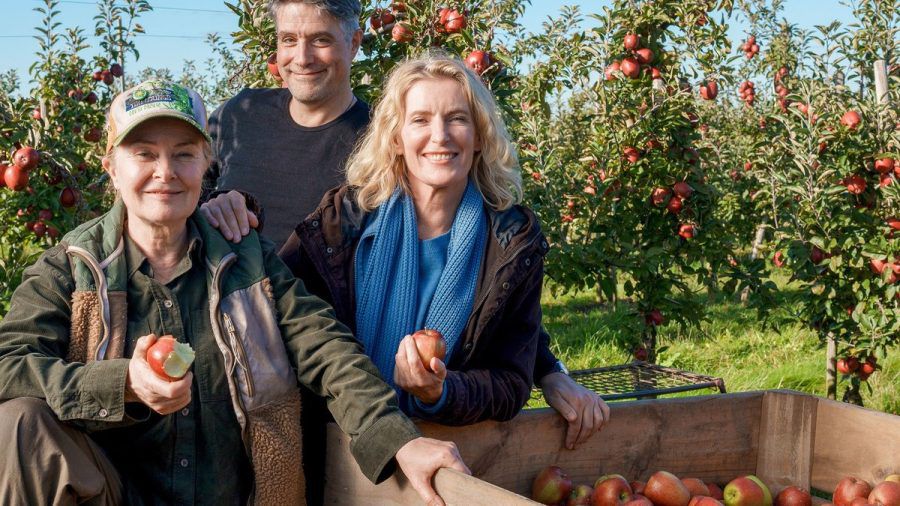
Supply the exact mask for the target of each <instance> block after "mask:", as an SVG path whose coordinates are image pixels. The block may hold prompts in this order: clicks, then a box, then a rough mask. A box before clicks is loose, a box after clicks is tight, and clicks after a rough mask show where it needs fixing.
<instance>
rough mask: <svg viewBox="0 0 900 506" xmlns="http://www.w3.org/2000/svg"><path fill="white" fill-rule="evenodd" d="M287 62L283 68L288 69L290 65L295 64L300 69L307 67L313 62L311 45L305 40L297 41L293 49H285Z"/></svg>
mask: <svg viewBox="0 0 900 506" xmlns="http://www.w3.org/2000/svg"><path fill="white" fill-rule="evenodd" d="M284 51H285V52H286V56H287V61H286V62H285V64H284V66H285V67H288V66H290V65H291V63H296V64H297V65H299V66H300V67H308V66H310V65H312V63H313V62H314V61H315V56H314V54H313V47H312V44H309V43H308V42H306V41H305V40H299V41H297V43H296V44H295V45H294V46H293V47H288V48H285V49H284Z"/></svg>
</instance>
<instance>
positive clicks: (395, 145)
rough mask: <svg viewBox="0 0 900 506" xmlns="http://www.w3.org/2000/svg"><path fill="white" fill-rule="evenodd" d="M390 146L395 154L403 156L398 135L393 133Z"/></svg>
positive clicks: (401, 144) (401, 143)
mask: <svg viewBox="0 0 900 506" xmlns="http://www.w3.org/2000/svg"><path fill="white" fill-rule="evenodd" d="M391 146H392V147H393V148H394V153H396V154H397V156H403V141H402V140H401V139H400V136H399V135H395V136H394V138H393V139H391Z"/></svg>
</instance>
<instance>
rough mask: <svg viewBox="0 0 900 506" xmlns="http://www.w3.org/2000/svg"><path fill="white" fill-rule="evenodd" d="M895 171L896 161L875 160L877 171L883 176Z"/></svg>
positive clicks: (890, 159) (886, 159)
mask: <svg viewBox="0 0 900 506" xmlns="http://www.w3.org/2000/svg"><path fill="white" fill-rule="evenodd" d="M893 170H894V159H893V158H890V157H885V158H879V159H877V160H875V171H876V172H878V173H881V174H887V173H889V172H891V171H893Z"/></svg>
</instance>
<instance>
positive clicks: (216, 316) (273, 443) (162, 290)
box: [0, 203, 418, 504]
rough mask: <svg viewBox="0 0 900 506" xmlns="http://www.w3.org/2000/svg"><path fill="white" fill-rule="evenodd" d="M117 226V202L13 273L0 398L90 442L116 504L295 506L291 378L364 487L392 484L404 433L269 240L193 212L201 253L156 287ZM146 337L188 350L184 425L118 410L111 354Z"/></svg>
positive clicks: (120, 376)
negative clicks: (111, 474)
mask: <svg viewBox="0 0 900 506" xmlns="http://www.w3.org/2000/svg"><path fill="white" fill-rule="evenodd" d="M124 213H125V209H124V206H123V205H122V204H121V203H117V204H116V205H115V206H114V207H113V209H112V210H111V211H110V212H109V213H107V214H105V215H104V216H101V217H100V218H97V219H95V220H93V221H91V222H89V223H86V224H84V225H82V226H81V227H79V228H77V229H76V230H74V231H72V232H71V233H69V234H67V235H66V236H65V237H64V238H63V241H62V242H61V243H60V244H59V245H57V246H55V247H53V248H51V249H49V250H48V251H46V252H45V253H44V254H43V255H42V256H41V257H40V259H39V260H38V261H37V262H36V263H35V265H33V266H31V267H30V268H29V269H28V270H26V272H25V275H24V277H23V281H22V284H21V285H20V286H19V287H18V289H17V290H16V292H15V294H14V295H13V299H12V304H11V306H10V311H9V313H8V314H7V316H6V317H5V318H4V320H3V321H2V322H0V400H2V399H10V398H15V397H23V396H28V397H38V398H43V399H46V401H47V403H48V404H49V405H50V407H51V408H52V409H53V410H54V412H55V413H56V414H57V416H58V417H59V418H60V419H61V420H63V421H65V422H67V423H72V424H74V425H77V426H79V427H81V428H83V429H84V430H86V431H88V432H89V433H91V435H92V437H93V438H94V439H95V440H96V441H97V442H98V443H100V444H101V446H103V447H104V448H105V449H106V450H107V453H108V454H109V455H110V457H111V458H112V459H113V462H114V463H116V465H117V468H119V469H120V471H121V472H122V474H123V483H125V486H126V497H129V498H130V499H129V502H146V503H154V502H162V503H166V502H176V501H186V502H190V503H207V502H208V503H219V504H221V503H223V502H225V503H234V502H236V500H237V499H238V498H241V499H248V498H250V497H252V499H253V501H254V502H255V503H257V504H269V503H273V504H274V503H279V504H289V503H297V502H302V501H303V483H302V482H303V476H302V473H300V472H299V469H300V466H299V455H300V434H299V423H298V422H297V420H298V416H299V400H298V396H297V391H296V390H297V389H296V386H297V382H298V380H299V383H302V384H303V385H305V386H307V387H309V388H310V389H311V390H312V391H314V392H316V393H317V394H318V395H322V396H324V397H325V398H326V399H327V402H328V405H329V408H330V410H331V411H332V413H333V414H334V416H335V418H336V420H337V422H338V424H339V425H340V426H341V427H342V429H343V430H344V431H345V432H347V433H348V434H349V435H350V436H351V437H352V440H353V442H352V446H351V450H352V451H353V453H354V456H355V457H356V458H357V461H358V463H359V465H360V468H361V469H362V470H363V472H364V473H365V474H366V475H367V476H368V477H369V478H370V479H372V480H373V481H377V480H380V479H383V478H385V477H386V476H387V475H388V474H389V473H390V471H391V470H392V469H391V467H392V466H391V463H392V462H393V461H392V458H393V455H394V454H395V453H396V451H397V450H398V449H399V448H400V447H401V446H402V445H403V444H405V443H406V442H408V441H409V440H411V439H412V438H414V437H416V436H417V435H418V432H417V430H416V429H415V427H414V425H412V423H411V422H410V421H409V420H408V419H407V418H406V417H405V416H403V415H402V413H400V411H399V410H398V408H397V406H396V400H395V397H394V394H393V391H392V390H391V389H390V388H389V387H387V385H385V384H384V382H383V381H381V379H380V378H379V376H378V372H377V369H376V368H375V366H374V365H373V364H372V363H371V361H370V360H369V359H368V358H367V357H366V356H365V355H364V354H363V353H362V350H361V349H360V347H359V345H358V343H357V342H356V340H355V339H353V338H352V336H351V335H350V334H349V332H348V331H347V329H346V327H344V326H343V325H342V324H340V323H339V322H337V321H336V320H335V319H334V315H333V312H332V310H331V308H330V307H329V306H328V305H327V304H325V303H324V302H322V301H321V300H320V299H318V298H316V297H314V296H311V295H309V294H308V293H307V292H306V290H305V288H304V287H303V284H302V283H301V282H299V281H297V280H295V279H294V278H293V276H292V275H291V273H290V271H289V270H287V268H286V267H285V266H284V264H283V263H282V262H281V261H280V260H279V259H278V258H277V255H276V254H275V253H274V251H273V249H272V245H271V244H270V243H268V242H261V241H260V240H259V238H258V237H257V236H256V235H255V234H251V235H250V236H248V237H247V238H245V239H244V241H242V242H241V243H240V244H238V245H234V244H232V243H229V242H227V241H225V240H224V239H223V238H222V237H221V236H220V235H219V234H218V232H216V231H214V230H213V229H211V228H210V227H209V226H208V224H207V223H206V222H205V221H204V220H203V219H202V218H200V217H199V215H197V214H195V215H194V216H193V217H191V219H190V221H189V229H190V231H191V234H192V237H194V238H195V239H197V240H196V241H192V244H194V243H195V242H196V243H197V244H199V246H198V247H196V248H194V247H192V248H191V253H190V254H189V255H188V257H189V258H187V259H185V261H184V262H185V264H184V268H183V271H184V272H180V273H179V275H178V276H177V277H176V279H174V280H172V281H171V282H170V283H167V284H166V285H161V284H159V283H158V282H156V281H155V280H153V279H152V276H147V275H146V271H147V270H148V267H147V266H146V265H143V266H140V265H137V266H136V265H135V264H138V263H140V259H141V258H142V256H141V255H139V254H138V255H135V254H134V251H133V250H130V249H129V247H128V246H126V243H127V241H125V240H124V238H123V223H124ZM129 259H131V260H129ZM129 264H131V265H129ZM138 267H141V268H138ZM151 274H152V273H151ZM173 299H175V301H176V302H177V303H173ZM151 332H152V333H156V334H157V335H161V334H165V333H172V334H175V337H176V338H178V339H179V340H184V341H189V342H190V343H191V345H192V346H193V347H194V349H195V350H196V351H197V358H196V361H195V363H194V366H193V371H194V375H195V376H194V383H193V392H192V400H191V405H190V406H189V407H188V409H186V410H183V411H182V412H181V413H177V414H171V415H168V416H165V417H163V416H160V415H157V414H155V413H151V412H149V410H148V409H146V407H143V406H142V405H137V404H127V405H126V404H125V402H124V389H125V379H126V373H127V368H128V360H127V359H126V358H121V357H127V356H129V354H130V353H131V350H132V349H133V346H134V342H135V341H136V340H137V339H138V338H139V337H141V336H143V335H146V334H147V333H151ZM179 332H180V333H181V334H182V335H178V334H179ZM143 482H149V483H152V484H155V485H156V487H148V486H147V485H146V484H144V485H141V483H143ZM251 489H252V491H251Z"/></svg>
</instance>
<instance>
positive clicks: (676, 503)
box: [644, 471, 691, 506]
mask: <svg viewBox="0 0 900 506" xmlns="http://www.w3.org/2000/svg"><path fill="white" fill-rule="evenodd" d="M644 495H645V496H647V499H650V501H652V502H653V504H654V505H656V506H687V505H688V503H689V502H691V493H690V491H689V490H688V489H687V487H685V486H684V483H681V480H679V479H678V477H677V476H675V475H674V474H672V473H670V472H667V471H657V472H656V473H654V474H653V476H651V477H650V479H649V480H647V486H646V487H644Z"/></svg>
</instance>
